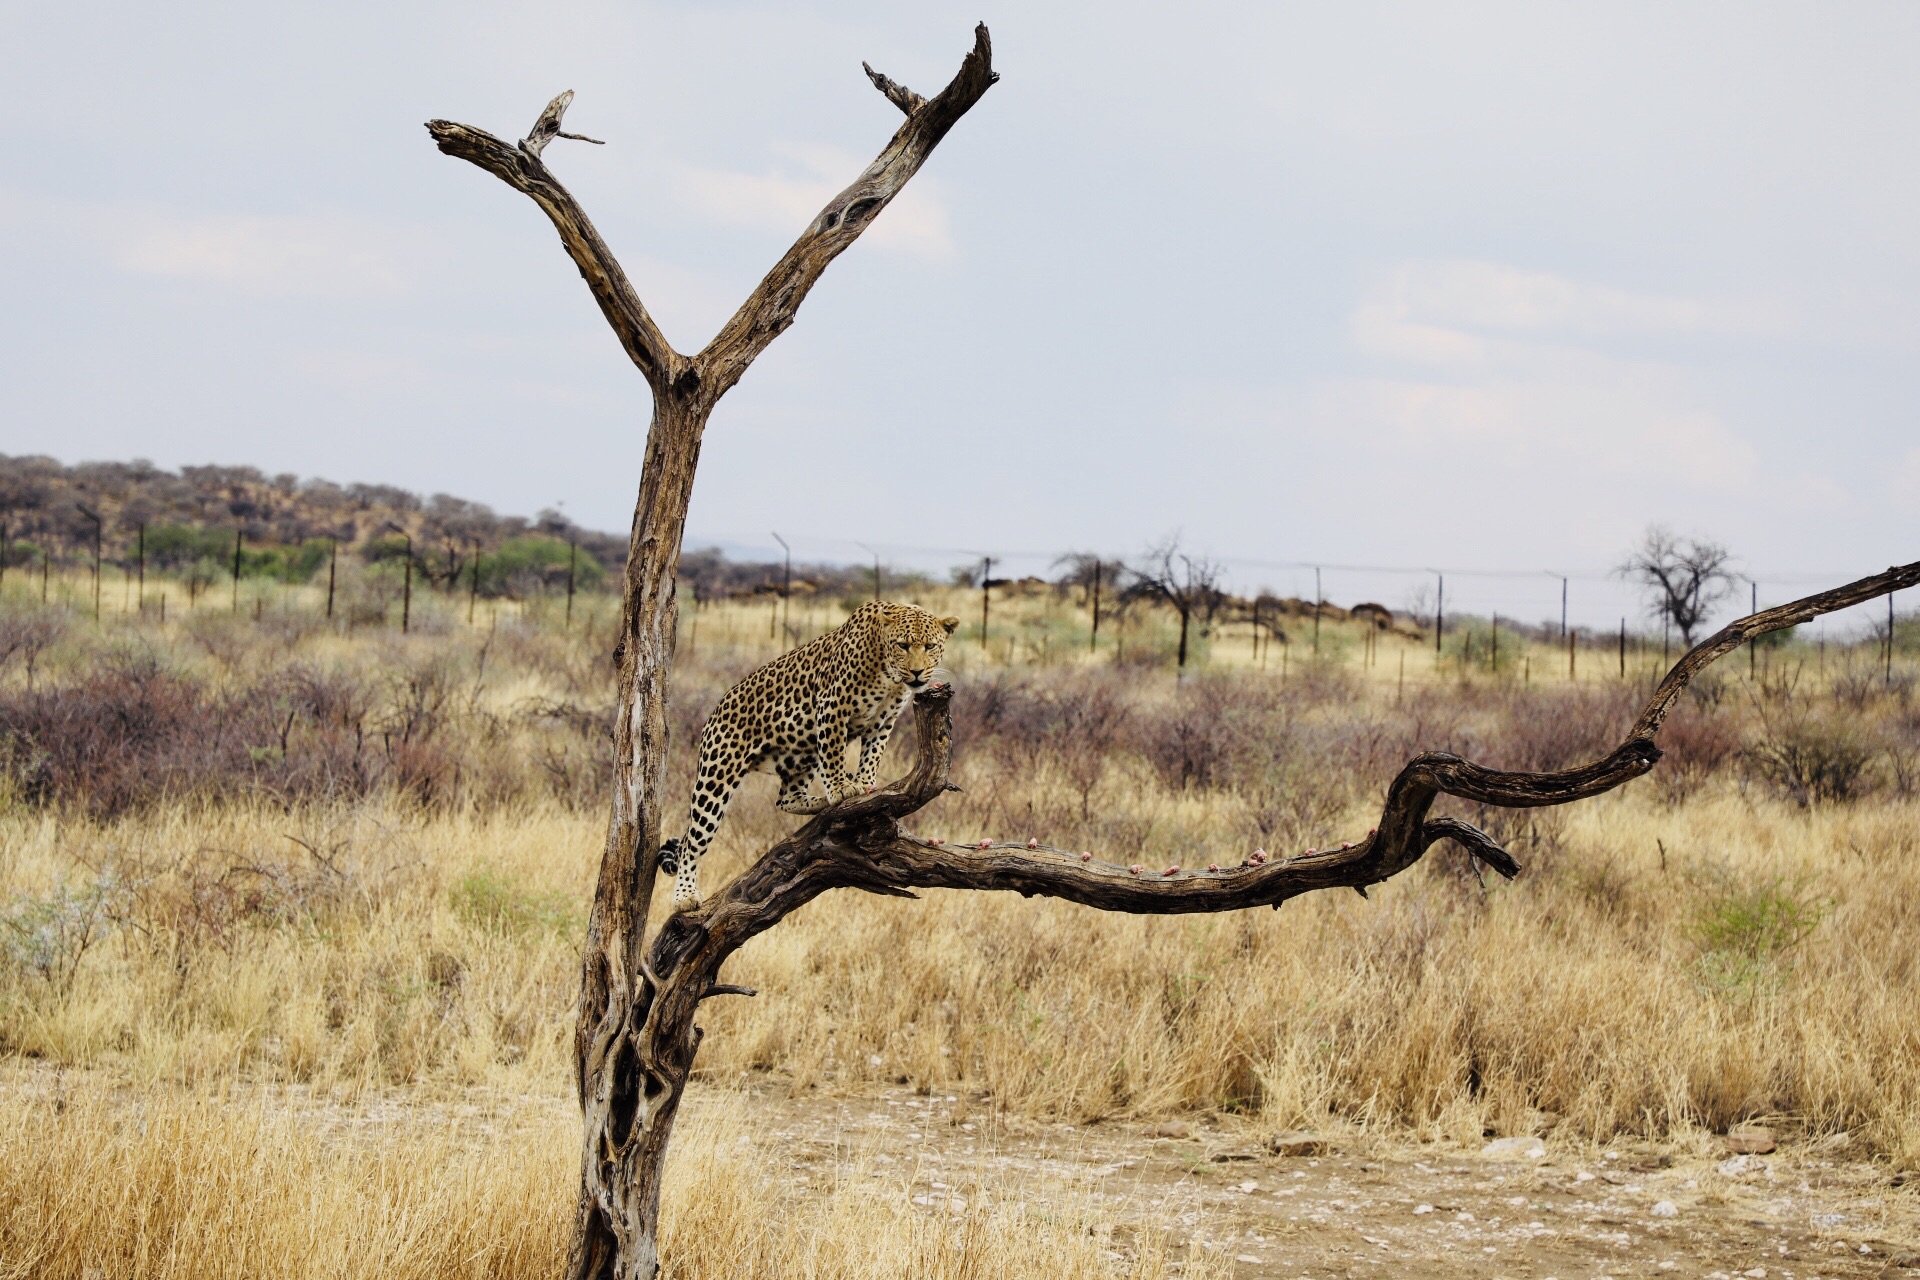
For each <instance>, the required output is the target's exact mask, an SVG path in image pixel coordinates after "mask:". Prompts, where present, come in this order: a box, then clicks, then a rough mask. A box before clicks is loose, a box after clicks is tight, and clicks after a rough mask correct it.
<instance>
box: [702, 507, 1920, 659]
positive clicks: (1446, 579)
mask: <svg viewBox="0 0 1920 1280" xmlns="http://www.w3.org/2000/svg"><path fill="white" fill-rule="evenodd" d="M780 535H781V537H782V538H784V539H785V543H786V549H783V547H782V546H781V544H779V543H777V542H775V541H774V539H773V538H772V537H771V536H770V535H768V534H761V535H755V534H742V535H724V534H723V535H711V536H700V535H695V534H689V535H688V537H687V541H686V545H687V548H688V549H689V550H694V549H698V548H703V547H716V548H718V549H719V550H721V551H722V552H724V553H725V554H726V555H727V556H728V557H729V558H731V559H735V560H744V561H764V562H768V563H775V562H779V561H780V560H781V559H782V558H783V557H785V556H787V555H788V554H789V553H790V554H791V556H792V558H793V559H794V560H795V561H796V562H798V561H801V560H806V561H813V562H819V563H828V564H850V565H851V564H872V563H874V561H875V560H876V559H877V560H878V561H879V571H880V574H881V576H882V578H883V579H884V577H885V576H886V575H887V574H889V573H891V574H897V575H904V574H907V573H920V574H925V575H927V576H929V577H932V578H934V579H935V580H940V581H944V580H945V579H946V578H947V576H948V574H949V573H950V572H951V571H952V570H954V569H957V568H974V569H977V568H978V567H979V566H980V564H981V563H982V562H983V561H984V560H986V559H988V558H991V559H992V561H993V576H994V577H995V578H1022V577H1040V578H1052V577H1056V576H1058V574H1059V573H1060V572H1061V568H1062V562H1063V561H1064V560H1065V559H1066V558H1067V557H1068V556H1072V555H1099V556H1101V557H1102V558H1103V559H1108V560H1120V561H1127V562H1132V561H1133V560H1134V559H1136V558H1137V554H1138V553H1137V549H1136V550H1135V551H1132V552H1110V551H1108V550H1104V549H1100V548H1095V547H1091V546H1079V547H1068V548H1055V549H1051V550H1041V549H1034V548H1031V547H1028V548H1019V547H994V546H973V547H957V546H951V547H942V546H926V545H918V544H910V543H889V542H883V541H878V540H874V539H864V540H859V541H856V540H853V539H846V538H834V537H830V536H825V535H814V534H805V533H801V534H795V533H792V532H790V531H788V530H784V529H783V530H781V531H780ZM1199 553H1200V552H1199V550H1198V549H1196V551H1195V554H1196V555H1197V554H1199ZM1206 554H1207V558H1208V559H1210V560H1212V561H1214V562H1215V563H1217V564H1219V565H1220V566H1222V568H1223V570H1224V575H1223V576H1224V582H1223V586H1225V587H1226V588H1227V589H1228V590H1230V591H1232V592H1233V593H1235V594H1237V595H1242V596H1253V595H1255V594H1258V593H1261V592H1263V591H1264V592H1271V593H1272V594H1274V595H1278V596H1282V597H1287V596H1293V597H1298V598H1299V599H1302V600H1313V599H1316V598H1318V599H1323V600H1326V601H1329V602H1331V603H1335V604H1339V605H1342V606H1344V607H1348V608H1351V607H1352V606H1353V605H1355V604H1360V603H1363V602H1369V603H1375V604H1381V605H1385V606H1386V607H1387V608H1389V609H1392V610H1393V611H1395V612H1396V613H1411V614H1416V615H1425V616H1426V617H1428V618H1431V617H1432V616H1433V611H1434V609H1435V606H1436V604H1437V603H1439V604H1443V607H1444V611H1445V613H1446V615H1447V616H1448V617H1453V616H1454V615H1456V614H1462V615H1477V616H1479V617H1495V616H1498V617H1500V618H1505V619H1509V620H1512V621H1515V622H1520V623H1524V624H1527V625H1530V626H1531V625H1539V624H1541V623H1551V624H1553V625H1555V626H1558V625H1559V624H1560V622H1561V621H1562V619H1564V620H1565V621H1566V623H1567V624H1568V625H1569V626H1571V627H1574V628H1579V629H1585V630H1588V631H1595V632H1599V631H1611V630H1614V629H1616V628H1618V627H1619V626H1620V625H1621V624H1622V623H1623V622H1624V624H1625V625H1626V626H1627V627H1628V628H1630V629H1635V630H1639V629H1644V628H1646V627H1647V626H1649V625H1652V626H1654V627H1656V628H1657V627H1658V626H1659V622H1658V615H1656V614H1653V613H1651V612H1650V611H1649V608H1648V604H1647V600H1646V597H1645V595H1644V593H1643V592H1642V591H1641V590H1640V588H1639V587H1638V586H1636V585H1635V584H1634V583H1631V582H1628V581H1627V580H1625V579H1624V578H1623V577H1622V576H1621V575H1620V574H1618V573H1616V572H1614V571H1613V570H1612V569H1611V568H1610V567H1607V566H1594V565H1590V564H1589V565H1585V566H1569V567H1566V568H1551V567H1543V568H1524V567H1488V566H1470V565H1446V564H1398V565H1395V564H1354V563H1343V562H1334V561H1325V560H1322V561H1312V560H1276V559H1266V558H1261V557H1256V556H1236V555H1225V554H1215V553H1213V552H1207V553H1206ZM1886 567H1887V566H1886V565H1885V564H1861V565H1856V566H1853V567H1851V568H1847V569H1834V570H1832V571H1831V572H1823V571H1814V570H1807V569H1787V568H1780V569H1771V568H1767V567H1764V566H1748V567H1747V568H1746V570H1745V571H1742V572H1738V573H1736V574H1735V578H1736V580H1737V586H1735V587H1734V589H1733V590H1731V591H1730V592H1729V593H1728V595H1727V598H1726V599H1725V600H1723V601H1722V602H1721V604H1720V606H1719V608H1718V609H1717V610H1716V611H1715V613H1714V615H1713V616H1714V618H1715V619H1716V620H1717V621H1720V622H1724V621H1726V620H1728V619H1731V618H1734V617H1738V616H1741V615H1743V614H1745V613H1747V612H1749V611H1750V607H1757V608H1762V609H1764V608H1768V607H1771V606H1773V605H1777V604H1784V603H1786V602H1787V601H1789V600H1794V599H1798V598H1799V597H1801V596H1804V595H1809V594H1811V593H1813V592H1815V591H1819V590H1822V589H1823V588H1827V587H1837V586H1840V585H1842V584H1844V583H1847V582H1851V581H1854V580H1855V579H1858V578H1862V577H1866V576H1868V575H1869V574H1873V573H1878V572H1880V571H1881V570H1883V569H1885V568H1886ZM1316 575H1317V581H1318V587H1317V588H1316ZM1756 600H1757V601H1758V604H1757V605H1754V603H1753V602H1754V601H1756ZM1886 609H1887V605H1886V602H1884V601H1875V602H1873V603H1871V604H1867V605H1861V606H1858V607H1856V608H1853V609H1849V610H1844V611H1842V612H1840V613H1835V614H1830V615H1827V616H1826V617H1823V618H1820V619H1818V620H1816V621H1815V622H1813V623H1811V624H1809V627H1810V633H1811V634H1814V635H1824V636H1831V637H1834V638H1836V639H1838V638H1844V637H1846V636H1849V635H1851V634H1852V633H1854V632H1858V631H1862V630H1873V629H1884V627H1885V619H1886Z"/></svg>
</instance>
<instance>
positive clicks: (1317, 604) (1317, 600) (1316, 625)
mask: <svg viewBox="0 0 1920 1280" xmlns="http://www.w3.org/2000/svg"><path fill="white" fill-rule="evenodd" d="M1325 604H1326V595H1325V593H1324V592H1322V591H1321V590H1320V566H1318V565H1315V566H1314V568H1313V656H1314V657H1316V658H1317V657H1319V656H1320V610H1321V609H1322V608H1323V607H1324V606H1325Z"/></svg>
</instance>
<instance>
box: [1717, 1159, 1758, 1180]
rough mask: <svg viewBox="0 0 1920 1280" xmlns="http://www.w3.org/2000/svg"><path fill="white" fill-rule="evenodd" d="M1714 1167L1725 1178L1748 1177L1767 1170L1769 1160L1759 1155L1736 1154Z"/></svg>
mask: <svg viewBox="0 0 1920 1280" xmlns="http://www.w3.org/2000/svg"><path fill="white" fill-rule="evenodd" d="M1714 1168H1716V1169H1718V1170H1719V1171H1720V1176H1721V1177H1723V1178H1748V1177H1752V1176H1754V1175H1755V1174H1762V1173H1765V1172H1766V1171H1767V1162H1766V1161H1765V1160H1762V1159H1761V1158H1760V1157H1759V1156H1734V1157H1733V1158H1732V1159H1731V1160H1722V1161H1721V1162H1720V1163H1719V1164H1717V1165H1715V1166H1714Z"/></svg>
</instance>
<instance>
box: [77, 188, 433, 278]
mask: <svg viewBox="0 0 1920 1280" xmlns="http://www.w3.org/2000/svg"><path fill="white" fill-rule="evenodd" d="M97 223H98V225H99V227H100V230H101V232H102V234H104V235H105V236H106V237H107V239H108V241H109V244H110V247H111V253H112V256H113V260H114V262H115V263H117V264H118V265H119V266H120V267H122V268H123V269H125V270H127V271H132V272H136V273H138V274H140V275H149V276H163V277H166V278H169V279H176V280H193V281H198V282H201V283H207V284H215V285H222V286H225V287H227V288H230V289H234V290H238V291H240V292H244V293H252V294H271V295H278V296H286V297H309V298H363V297H391V296H395V295H398V294H402V293H405V292H406V291H407V290H408V288H409V286H410V285H411V284H412V272H411V271H410V270H409V268H408V266H407V261H408V257H409V254H408V253H407V252H406V248H405V246H403V245H402V244H400V243H398V241H400V240H402V239H403V237H401V236H399V235H397V234H395V233H394V232H392V231H391V230H389V229H387V228H384V227H381V226H379V225H377V224H374V223H370V222H366V221H364V220H361V219H357V218H350V217H342V216H324V215H323V216H306V215H271V214H251V213H226V214H204V215H199V216H181V215H174V214H167V213H160V212H136V211H132V210H125V209H114V210H107V211H102V212H101V213H99V214H98V215H97Z"/></svg>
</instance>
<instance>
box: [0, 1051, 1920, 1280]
mask: <svg viewBox="0 0 1920 1280" xmlns="http://www.w3.org/2000/svg"><path fill="white" fill-rule="evenodd" d="M159 1088H160V1089H161V1090H165V1089H167V1088H169V1086H159ZM0 1089H4V1090H7V1091H9V1092H15V1091H17V1092H21V1093H25V1094H30V1095H38V1096H41V1097H43V1098H44V1097H47V1096H54V1095H68V1096H71V1095H72V1094H73V1093H75V1092H78V1091H86V1090H93V1091H102V1092H104V1093H106V1094H109V1095H111V1096H112V1097H113V1098H114V1099H115V1100H116V1104H117V1105H126V1106H128V1107H129V1108H130V1109H138V1108H139V1107H140V1106H141V1104H142V1100H143V1099H144V1098H147V1097H151V1096H152V1095H151V1094H149V1093H148V1092H147V1091H145V1090H143V1089H140V1088H136V1087H131V1086H129V1085H127V1084H126V1083H124V1082H121V1083H119V1084H117V1085H116V1084H114V1083H111V1082H109V1081H108V1080H106V1079H105V1078H103V1077H101V1076H98V1075H95V1074H94V1073H90V1072H84V1071H79V1072H75V1071H61V1070H57V1069H53V1070H49V1069H44V1068H28V1069H26V1070H9V1071H6V1072H4V1073H0ZM222 1096H224V1097H225V1098H226V1099H227V1100H228V1102H230V1103H240V1104H243V1105H245V1106H246V1107H248V1108H254V1107H259V1106H260V1105H261V1104H263V1103H264V1104H265V1106H266V1108H267V1109H269V1110H276V1109H281V1108H284V1109H285V1110H286V1111H288V1112H291V1113H293V1114H295V1115H297V1117H298V1119H299V1121H300V1123H301V1125H302V1126H303V1127H304V1128H307V1129H308V1131H309V1132H312V1133H313V1134H315V1136H316V1137H318V1138H319V1139H320V1140H322V1141H328V1142H345V1143H380V1142H383V1141H394V1140H405V1139H404V1136H403V1133H402V1130H403V1129H404V1128H405V1127H407V1126H417V1125H421V1124H428V1125H441V1124H451V1125H454V1126H457V1127H458V1128H460V1129H461V1130H462V1131H463V1137H464V1138H465V1139H466V1140H469V1141H471V1142H473V1143H476V1144H492V1143H506V1144H512V1143H515V1142H516V1141H523V1140H525V1138H526V1135H528V1134H530V1133H532V1132H534V1131H536V1130H550V1129H552V1128H553V1127H555V1126H558V1127H560V1128H563V1129H565V1130H566V1131H568V1132H569V1133H571V1132H572V1131H573V1126H574V1125H575V1124H577V1119H576V1113H575V1111H574V1109H573V1108H572V1106H571V1105H570V1104H569V1103H567V1102H566V1100H565V1099H561V1098H555V1097H550V1096H536V1095H525V1094H520V1095H514V1094H505V1093H501V1092H497V1091H491V1090H485V1089H474V1090H468V1091H464V1092H459V1093H454V1094H445V1093H442V1094H440V1095H439V1096H437V1097H433V1098H426V1097H422V1096H420V1095H418V1094H411V1095H410V1093H409V1091H408V1090H406V1089H399V1088H396V1089H385V1090H377V1091H374V1092H371V1093H367V1094H363V1095H361V1096H360V1097H359V1098H357V1099H356V1100H354V1101H352V1102H341V1101H338V1100H332V1099H328V1098H325V1097H323V1096H320V1095H317V1094H313V1093H310V1092H309V1091H307V1090H305V1089H303V1088H300V1087H287V1086H269V1087H264V1088H240V1089H237V1090H232V1091H227V1092H224V1093H223V1095H222ZM722 1112H726V1113H730V1120H731V1122H732V1124H733V1127H735V1128H737V1129H738V1131H739V1133H738V1136H737V1137H735V1138H733V1139H732V1140H731V1141H732V1142H733V1143H734V1144H736V1145H737V1146H741V1147H748V1148H750V1153H749V1154H750V1155H751V1157H752V1159H753V1163H755V1164H756V1165H758V1166H759V1167H760V1169H761V1170H762V1172H763V1174H764V1175H765V1176H766V1177H768V1178H769V1179H770V1180H771V1181H773V1182H776V1183H778V1184H780V1185H781V1186H782V1188H783V1190H784V1191H785V1193H786V1194H789V1195H792V1196H795V1197H798V1198H802V1199H804V1198H807V1197H809V1196H813V1195H820V1194H824V1193H825V1192H827V1191H828V1190H830V1189H839V1190H840V1191H842V1192H847V1191H852V1192H854V1193H855V1194H859V1195H871V1196H874V1197H901V1198H904V1199H906V1200H907V1201H908V1202H909V1203H910V1204H911V1205H913V1206H914V1207H915V1208H916V1209H918V1210H920V1211H922V1212H925V1213H927V1214H943V1215H964V1214H967V1213H970V1212H977V1211H979V1210H980V1209H982V1208H984V1207H985V1206H986V1205H987V1204H989V1203H994V1202H998V1203H1001V1204H1006V1203H1008V1202H1016V1203H1018V1204H1019V1205H1020V1206H1021V1207H1022V1208H1023V1209H1024V1211H1025V1212H1027V1213H1029V1214H1033V1215H1037V1216H1047V1217H1056V1216H1057V1217H1065V1218H1067V1219H1068V1220H1073V1221H1084V1222H1086V1223H1088V1224H1089V1230H1090V1231H1092V1232H1093V1233H1095V1234H1096V1235H1097V1236H1099V1237H1100V1238H1101V1239H1102V1241H1103V1243H1104V1244H1105V1246H1106V1247H1107V1248H1108V1249H1109V1250H1110V1252H1111V1253H1112V1255H1113V1257H1114V1258H1115V1260H1116V1262H1120V1263H1123V1264H1124V1262H1125V1260H1127V1259H1128V1258H1130V1257H1131V1256H1132V1255H1133V1253H1134V1251H1135V1250H1134V1242H1135V1241H1136V1240H1138V1239H1140V1238H1142V1237H1143V1236H1144V1235H1145V1234H1147V1233H1156V1234H1164V1235H1165V1236H1166V1237H1169V1238H1170V1241H1171V1243H1173V1244H1174V1245H1176V1246H1184V1245H1185V1244H1186V1243H1187V1242H1188V1241H1197V1242H1198V1243H1199V1244H1200V1245H1202V1246H1203V1247H1204V1248H1206V1249H1207V1250H1209V1251H1211V1252H1215V1253H1216V1254H1217V1255H1219V1256H1222V1257H1225V1258H1231V1259H1233V1267H1232V1274H1233V1275H1234V1276H1235V1278H1236V1280H1256V1278H1257V1277H1258V1278H1264V1277H1276V1278H1277V1277H1286V1278H1287V1280H1297V1278H1301V1277H1306V1278H1312V1277H1334V1276H1348V1277H1418V1278H1422V1280H1427V1278H1431V1280H1454V1278H1456V1277H1512V1278H1514V1280H1522V1278H1525V1280H1576V1278H1578V1280H1598V1278H1600V1277H1628V1276H1675V1277H1705V1278H1707V1280H1732V1277H1736V1276H1741V1277H1755V1278H1760V1280H1765V1278H1768V1277H1771V1278H1774V1280H1812V1278H1815V1277H1820V1278H1839V1277H1905V1276H1917V1277H1920V1187H1916V1186H1915V1185H1913V1184H1912V1183H1911V1182H1907V1183H1904V1184H1901V1183H1900V1182H1899V1180H1897V1179H1895V1178H1893V1177H1891V1176H1890V1175H1889V1173H1888V1172H1887V1170H1886V1168H1885V1167H1884V1166H1882V1165H1877V1164H1874V1163H1871V1162H1869V1161H1865V1160H1861V1159H1858V1158H1849V1156H1848V1153H1847V1151H1846V1149H1845V1146H1844V1144H1836V1143H1835V1142H1833V1141H1832V1140H1828V1141H1827V1142H1825V1143H1810V1144H1809V1143H1795V1142H1792V1141H1782V1143H1781V1145H1780V1146H1779V1148H1778V1149H1777V1150H1775V1151H1773V1152H1770V1153H1768V1154H1765V1155H1746V1156H1733V1155H1730V1154H1729V1153H1728V1152H1727V1151H1726V1150H1724V1149H1722V1145H1721V1142H1720V1140H1718V1139H1707V1138H1703V1139H1701V1141H1700V1142H1699V1143H1697V1144H1695V1145H1692V1146H1687V1145H1675V1144H1652V1143H1642V1144H1634V1143H1620V1144H1615V1145H1613V1146H1606V1147H1601V1146H1594V1145H1591V1144H1586V1143H1579V1142H1573V1141H1563V1140H1556V1139H1554V1138H1552V1137H1549V1138H1547V1139H1545V1140H1544V1141H1537V1142H1536V1140H1533V1139H1520V1140H1509V1141H1506V1142H1503V1143H1489V1144H1488V1145H1487V1146H1485V1147H1481V1148H1478V1149H1469V1148H1462V1147H1459V1146H1453V1145H1442V1144H1422V1143H1416V1142H1410V1141H1407V1140H1405V1139H1394V1138H1385V1137H1379V1136H1375V1135H1370V1134H1339V1133H1332V1132H1329V1133H1325V1134H1316V1135H1296V1136H1295V1138H1294V1141H1293V1142H1292V1143H1291V1145H1290V1146H1289V1148H1288V1149H1289V1150H1290V1151H1292V1152H1294V1153H1295V1154H1278V1153H1276V1152H1274V1151H1272V1150H1270V1149H1268V1147H1267V1146H1265V1145H1263V1144H1261V1143H1260V1142H1259V1141H1257V1140H1256V1137H1255V1135H1254V1134H1253V1132H1252V1131H1251V1130H1250V1129H1242V1128H1236V1127H1235V1126H1234V1124H1233V1123H1232V1122H1231V1121H1230V1120H1227V1121H1220V1122H1212V1121H1201V1122H1197V1123H1196V1122H1175V1123H1170V1124H1164V1125H1152V1126H1149V1125H1131V1124H1122V1123H1102V1124H1095V1125H1084V1126H1075V1125H1069V1124H1057V1123H1045V1122H1039V1121H1035V1120H1031V1119H1027V1118H1025V1117H1022V1116H1018V1115H1012V1114H1007V1113H1003V1112H999V1111H996V1110H994V1109H993V1107H992V1102H991V1100H990V1099H987V1098H982V1097H978V1096H971V1097H969V1096H961V1095H958V1094H954V1095H935V1096H932V1097H924V1096H920V1095H917V1094H915V1093H914V1092H913V1091H911V1090H909V1089H906V1088H893V1089H882V1090H878V1091H874V1092H870V1093H866V1094H846V1093H840V1094H819V1093H807V1094H803V1095H801V1096H797V1097H796V1096H792V1095H791V1094H790V1092H789V1091H788V1090H787V1089H785V1088H784V1087H782V1086H781V1085H780V1084H779V1083H778V1082H776V1081H767V1080H764V1078H763V1079H762V1080H759V1081H756V1082H754V1083H751V1084H749V1085H747V1086H746V1087H745V1088H743V1089H721V1088H716V1087H715V1086H714V1085H713V1084H712V1083H711V1082H696V1083H695V1084H694V1086H693V1087H692V1088H691V1089H690V1090H689V1092H688V1098H687V1103H686V1106H685V1109H684V1111H683V1117H682V1123H683V1124H687V1123H689V1122H692V1123H698V1122H700V1121H701V1120H703V1119H705V1120H711V1119H714V1118H715V1117H716V1116H718V1115H719V1114H720V1113H722ZM682 1152H683V1154H682V1156H681V1157H680V1158H681V1159H684V1160H690V1161H694V1162H695V1163H694V1164H693V1165H691V1166H687V1165H683V1166H682V1167H681V1168H680V1169H678V1170H676V1173H677V1175H678V1176H682V1177H696V1178H697V1177H699V1176H700V1169H699V1165H698V1162H699V1161H700V1160H701V1159H703V1156H702V1154H701V1152H700V1151H699V1150H698V1149H697V1148H694V1149H689V1148H688V1147H687V1146H685V1145H684V1144H683V1146H682ZM1178 1253H1184V1248H1179V1249H1178Z"/></svg>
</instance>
